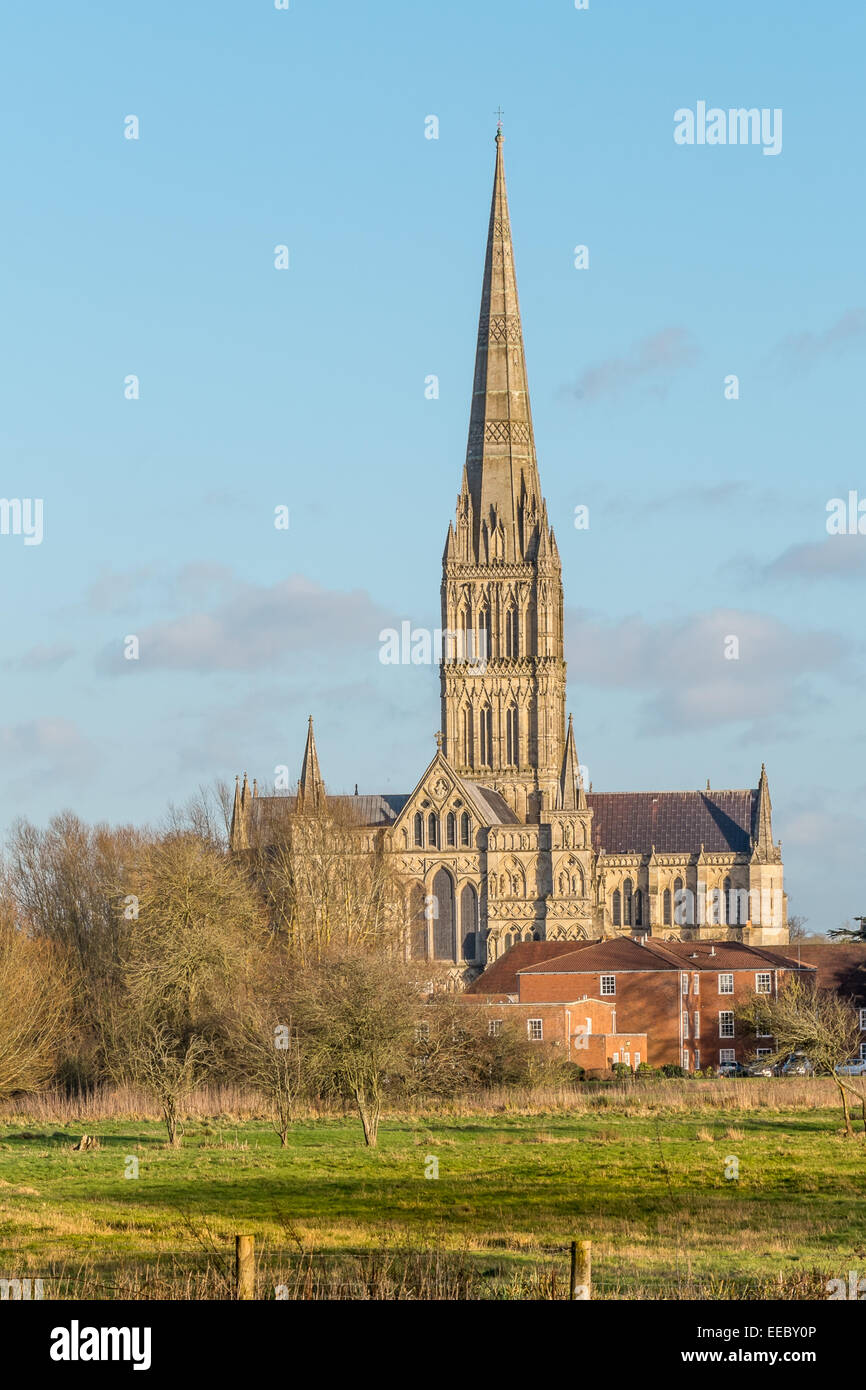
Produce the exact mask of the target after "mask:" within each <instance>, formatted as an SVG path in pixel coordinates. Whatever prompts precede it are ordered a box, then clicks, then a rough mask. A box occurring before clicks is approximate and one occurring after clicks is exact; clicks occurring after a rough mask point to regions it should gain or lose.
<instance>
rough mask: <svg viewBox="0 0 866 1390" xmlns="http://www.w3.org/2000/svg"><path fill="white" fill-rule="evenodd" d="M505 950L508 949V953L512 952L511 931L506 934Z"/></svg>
mask: <svg viewBox="0 0 866 1390" xmlns="http://www.w3.org/2000/svg"><path fill="white" fill-rule="evenodd" d="M505 949H506V951H510V950H511V932H510V931H509V932H506V933H505Z"/></svg>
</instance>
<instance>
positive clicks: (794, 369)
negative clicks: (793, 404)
mask: <svg viewBox="0 0 866 1390" xmlns="http://www.w3.org/2000/svg"><path fill="white" fill-rule="evenodd" d="M864 346H866V309H862V308H858V309H849V310H848V312H847V313H845V314H843V315H842V317H841V318H839V319H837V320H836V322H835V323H833V324H831V325H830V327H829V328H825V329H824V330H823V331H822V332H818V333H815V332H813V331H812V330H811V329H805V330H804V331H802V332H800V333H789V334H788V335H787V336H786V337H785V338H783V339H782V340H781V342H779V343H777V344H776V346H775V347H774V348H773V350H772V352H771V354H770V361H771V363H772V365H774V366H775V367H776V368H778V369H779V370H780V371H785V372H787V373H789V374H790V375H799V374H801V373H802V372H806V371H809V370H810V369H811V368H812V367H814V366H816V365H817V364H818V363H819V362H821V361H822V360H823V359H824V358H826V357H839V356H841V355H842V354H843V353H845V352H849V351H856V350H858V349H860V348H862V347H864Z"/></svg>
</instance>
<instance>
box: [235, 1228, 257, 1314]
mask: <svg viewBox="0 0 866 1390" xmlns="http://www.w3.org/2000/svg"><path fill="white" fill-rule="evenodd" d="M255 1248H256V1243H255V1237H254V1236H235V1298H238V1299H250V1298H255V1296H256V1260H255Z"/></svg>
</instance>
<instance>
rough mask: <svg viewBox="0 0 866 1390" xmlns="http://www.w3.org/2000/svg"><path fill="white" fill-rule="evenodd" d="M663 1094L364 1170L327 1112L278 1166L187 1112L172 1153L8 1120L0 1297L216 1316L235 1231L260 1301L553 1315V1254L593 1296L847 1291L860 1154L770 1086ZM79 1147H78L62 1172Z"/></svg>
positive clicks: (390, 1152) (240, 1129)
mask: <svg viewBox="0 0 866 1390" xmlns="http://www.w3.org/2000/svg"><path fill="white" fill-rule="evenodd" d="M662 1084H664V1083H662ZM704 1084H706V1086H707V1088H708V1089H707V1090H706V1092H705V1093H704V1096H703V1097H702V1095H701V1091H700V1088H701V1086H702V1085H704ZM670 1085H671V1090H670V1092H669V1100H670V1103H666V1094H665V1092H664V1091H661V1090H659V1089H658V1087H656V1089H655V1090H654V1092H653V1093H652V1095H645V1096H643V1097H639V1098H637V1099H635V1098H634V1097H632V1098H629V1096H628V1094H626V1093H623V1094H622V1098H621V1103H618V1101H617V1099H616V1097H613V1098H608V1099H607V1100H606V1102H605V1103H604V1105H603V1106H600V1105H590V1104H587V1103H586V1102H585V1100H584V1101H582V1102H581V1104H583V1105H584V1108H583V1109H577V1110H575V1109H574V1108H566V1106H565V1105H564V1104H560V1105H558V1106H557V1107H556V1108H551V1109H550V1111H549V1112H547V1113H545V1112H544V1111H543V1109H541V1110H539V1111H538V1113H527V1112H526V1108H524V1110H522V1111H521V1110H514V1109H505V1108H504V1107H499V1108H498V1110H497V1112H496V1113H483V1111H482V1110H481V1109H479V1111H478V1113H457V1114H448V1113H441V1114H437V1115H435V1116H429V1115H424V1116H422V1115H412V1114H409V1115H405V1116H402V1117H393V1118H387V1119H385V1120H384V1121H383V1124H382V1129H381V1133H380V1143H379V1148H378V1149H376V1150H367V1149H365V1148H364V1146H363V1143H362V1141H361V1132H360V1126H359V1124H358V1121H357V1120H356V1119H355V1118H353V1117H349V1116H347V1117H345V1118H343V1117H338V1116H330V1117H328V1116H325V1117H318V1118H315V1117H309V1118H305V1119H303V1120H300V1121H299V1122H298V1123H297V1124H296V1126H295V1128H294V1129H293V1130H292V1132H291V1135H290V1140H289V1147H288V1148H287V1149H284V1150H281V1149H280V1147H279V1142H278V1140H277V1138H276V1136H275V1135H274V1134H273V1132H272V1131H271V1130H270V1129H269V1128H268V1126H267V1124H266V1122H264V1121H263V1120H262V1119H249V1118H247V1119H237V1120H233V1119H231V1118H229V1117H227V1116H223V1117H221V1118H216V1119H208V1118H206V1117H203V1116H201V1115H196V1114H193V1115H191V1116H190V1117H188V1119H187V1122H186V1124H185V1132H184V1136H183V1144H182V1147H181V1148H180V1149H175V1150H172V1149H170V1148H168V1147H167V1146H166V1144H165V1134H164V1130H163V1128H162V1126H161V1125H160V1124H159V1123H158V1122H156V1121H154V1120H150V1119H141V1118H138V1119H124V1118H110V1119H93V1118H88V1119H87V1120H86V1123H81V1122H79V1123H69V1122H65V1123H60V1124H58V1123H54V1122H51V1121H45V1120H39V1121H38V1122H36V1123H34V1122H33V1121H28V1120H27V1119H26V1118H23V1117H22V1118H14V1119H6V1120H4V1121H3V1122H2V1123H0V1277H9V1278H12V1277H17V1278H22V1277H28V1276H30V1277H36V1276H41V1277H42V1278H43V1279H44V1280H45V1295H46V1297H51V1296H54V1297H56V1296H58V1295H62V1294H64V1293H69V1292H75V1293H77V1294H78V1295H81V1294H82V1293H89V1294H91V1295H99V1294H101V1295H102V1296H111V1295H112V1292H114V1293H115V1294H118V1293H119V1292H121V1291H123V1290H126V1291H127V1292H128V1291H130V1290H134V1291H135V1292H137V1293H138V1295H139V1296H151V1297H158V1296H169V1294H172V1295H173V1296H193V1295H194V1296H207V1294H208V1292H209V1293H210V1295H211V1296H217V1297H225V1296H227V1294H228V1288H229V1284H228V1281H227V1278H226V1276H227V1275H228V1272H229V1269H230V1260H231V1252H232V1250H233V1240H232V1237H233V1235H234V1233H235V1232H252V1233H254V1234H255V1236H256V1240H257V1247H258V1251H259V1262H260V1263H259V1293H260V1296H262V1297H267V1296H272V1295H273V1288H274V1286H275V1285H278V1284H283V1285H285V1286H286V1287H287V1288H288V1290H289V1296H290V1297H295V1296H308V1297H309V1296H324V1295H327V1294H331V1295H334V1294H338V1295H340V1294H342V1296H356V1297H370V1296H372V1297H376V1296H389V1297H397V1296H418V1294H419V1293H420V1294H421V1295H422V1296H430V1295H431V1294H432V1295H433V1296H435V1295H437V1294H438V1295H439V1296H445V1297H496V1296H499V1297H509V1296H510V1297H532V1296H535V1297H543V1296H548V1297H549V1296H563V1294H564V1279H565V1276H566V1274H567V1264H568V1254H567V1250H568V1242H569V1241H570V1240H571V1239H573V1238H579V1239H585V1238H591V1239H592V1241H593V1255H594V1284H595V1287H594V1295H595V1296H597V1297H618V1298H628V1297H678V1296H680V1297H690V1296H691V1297H701V1296H704V1297H726V1296H727V1297H731V1296H753V1295H754V1294H755V1293H759V1292H764V1293H765V1294H769V1295H770V1296H773V1295H774V1294H775V1295H776V1296H778V1294H779V1293H780V1292H782V1293H783V1294H784V1296H787V1297H811V1298H816V1297H817V1298H820V1297H823V1296H824V1294H823V1284H824V1282H825V1281H826V1279H829V1278H835V1277H845V1276H846V1274H847V1271H848V1270H849V1269H854V1268H859V1269H861V1270H863V1271H864V1272H866V1218H864V1205H866V1204H864V1200H863V1199H864V1191H866V1183H864V1178H866V1144H864V1142H863V1140H862V1139H855V1140H850V1139H849V1140H845V1139H844V1138H842V1136H841V1133H840V1116H839V1113H838V1111H837V1110H836V1108H834V1107H833V1106H832V1105H830V1104H828V1103H814V1104H811V1105H809V1106H808V1107H805V1106H800V1107H797V1108H793V1107H792V1108H786V1105H785V1102H786V1101H787V1102H788V1104H789V1105H790V1104H791V1102H792V1101H793V1099H794V1094H793V1093H792V1092H791V1091H790V1089H789V1090H788V1091H787V1092H786V1091H785V1089H784V1088H785V1087H786V1086H788V1087H790V1085H791V1083H786V1082H784V1081H782V1082H780V1083H769V1082H767V1083H755V1082H748V1083H744V1085H743V1086H740V1087H738V1088H737V1089H736V1090H735V1089H734V1088H732V1087H731V1086H730V1085H729V1086H728V1089H727V1091H726V1092H724V1086H723V1092H724V1095H725V1097H726V1098H727V1100H728V1103H727V1104H725V1105H724V1106H723V1105H721V1104H720V1103H719V1100H718V1096H719V1090H718V1086H719V1083H715V1089H714V1090H713V1089H710V1088H711V1087H712V1085H713V1083H701V1082H690V1083H686V1087H687V1091H688V1095H687V1101H686V1102H683V1101H682V1099H681V1097H682V1095H683V1094H684V1091H683V1088H682V1087H679V1089H677V1087H676V1083H670ZM756 1085H760V1086H762V1087H763V1094H764V1095H767V1096H771V1097H772V1100H771V1101H767V1102H765V1103H764V1104H754V1105H753V1104H751V1095H754V1094H756V1092H754V1091H753V1092H751V1093H750V1092H749V1090H748V1088H749V1087H750V1086H751V1087H755V1086H756ZM635 1089H636V1090H637V1089H639V1088H635ZM826 1095H827V1099H828V1100H829V1098H830V1096H829V1092H827V1093H826ZM744 1097H745V1098H746V1099H748V1100H749V1102H750V1103H749V1104H748V1105H747V1104H745V1102H744V1099H743V1098H744ZM702 1100H703V1101H704V1102H705V1103H703V1104H702ZM85 1129H86V1132H87V1133H88V1134H91V1135H94V1136H96V1137H97V1138H98V1140H99V1148H97V1149H95V1150H89V1151H84V1152H74V1151H73V1149H72V1145H73V1144H74V1142H76V1140H77V1139H78V1138H79V1137H80V1136H81V1134H82V1133H83V1132H84V1131H85ZM732 1158H735V1159H736V1160H737V1163H738V1173H739V1176H738V1177H737V1178H736V1179H732V1178H731V1177H728V1176H726V1173H731V1172H732V1171H733V1166H732V1164H731V1159H732ZM130 1159H134V1160H137V1171H138V1176H137V1177H125V1176H124V1174H125V1172H128V1171H134V1170H135V1167H136V1165H135V1164H134V1163H130ZM431 1160H436V1161H437V1162H438V1177H433V1176H430V1177H428V1176H425V1173H433V1172H434V1171H435V1167H436V1164H434V1163H433V1162H432V1161H431ZM408 1251H412V1252H414V1253H413V1254H412V1255H411V1256H409V1255H407V1254H406V1252H408Z"/></svg>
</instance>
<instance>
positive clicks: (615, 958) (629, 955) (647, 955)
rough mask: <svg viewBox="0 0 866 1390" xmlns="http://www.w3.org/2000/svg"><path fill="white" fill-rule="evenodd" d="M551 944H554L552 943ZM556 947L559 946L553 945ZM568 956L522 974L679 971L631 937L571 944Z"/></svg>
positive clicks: (527, 969) (523, 969)
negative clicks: (572, 948)
mask: <svg viewBox="0 0 866 1390" xmlns="http://www.w3.org/2000/svg"><path fill="white" fill-rule="evenodd" d="M551 944H553V943H551ZM555 944H556V945H559V944H560V943H559V942H556V943H555ZM572 947H576V948H577V949H575V950H573V951H572V953H571V954H570V955H557V956H555V957H554V958H552V959H550V960H542V961H541V962H540V963H539V964H538V965H530V966H524V967H522V968H521V971H520V973H521V974H531V975H545V974H557V975H559V974H569V973H570V972H571V971H574V972H575V973H577V972H580V973H581V974H585V973H590V974H594V973H595V972H596V971H598V970H679V969H680V968H681V967H680V965H679V964H678V963H677V962H676V961H675V960H671V959H669V958H667V957H665V956H664V955H663V954H662V952H660V951H659V952H656V951H654V950H653V949H652V947H650V946H641V944H640V943H639V942H638V941H633V940H632V938H631V937H630V936H623V937H618V938H615V939H613V940H608V941H585V942H583V943H580V942H572Z"/></svg>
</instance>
